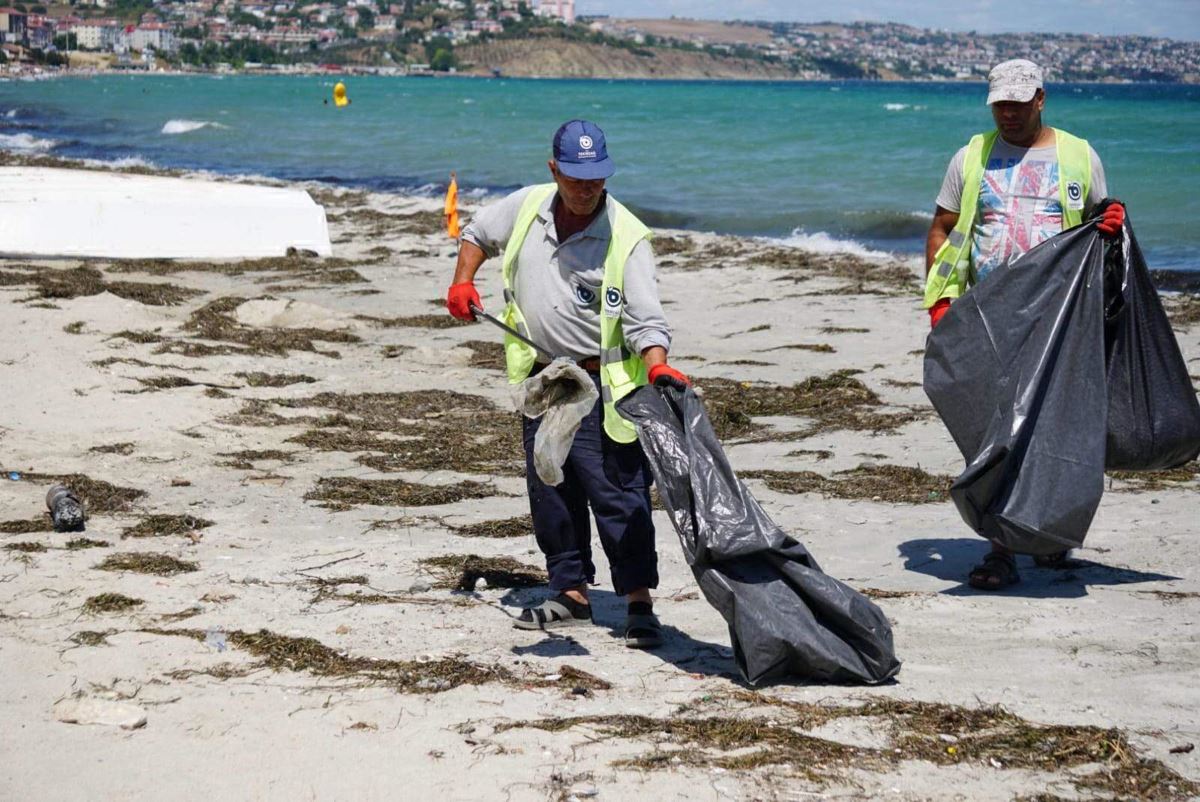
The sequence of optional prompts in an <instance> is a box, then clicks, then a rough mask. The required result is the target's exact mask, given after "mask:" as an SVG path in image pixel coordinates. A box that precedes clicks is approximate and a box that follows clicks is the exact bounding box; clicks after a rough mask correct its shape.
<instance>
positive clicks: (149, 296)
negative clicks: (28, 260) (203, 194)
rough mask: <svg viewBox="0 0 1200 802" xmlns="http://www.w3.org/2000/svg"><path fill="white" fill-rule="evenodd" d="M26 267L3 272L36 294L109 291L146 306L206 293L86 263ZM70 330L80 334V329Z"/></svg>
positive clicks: (77, 295) (7, 280)
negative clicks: (124, 276)
mask: <svg viewBox="0 0 1200 802" xmlns="http://www.w3.org/2000/svg"><path fill="white" fill-rule="evenodd" d="M23 269H25V270H29V271H32V272H29V273H26V274H20V273H12V272H3V273H0V276H2V277H3V283H4V284H6V285H15V284H32V285H33V286H34V290H35V292H36V295H35V297H37V298H46V299H51V298H53V299H58V298H82V297H87V296H91V295H99V294H100V293H102V292H108V293H112V294H113V295H115V296H117V297H118V298H124V299H125V300H127V301H136V302H138V303H140V304H145V305H147V306H175V305H177V304H181V303H183V302H184V301H186V300H188V299H189V298H194V297H195V296H197V295H203V294H204V293H203V292H201V291H200V290H194V289H191V288H189V287H179V286H176V285H174V284H159V283H148V282H141V281H108V280H106V279H105V278H104V274H103V273H101V272H100V271H99V270H96V269H95V268H93V267H87V266H80V267H73V268H70V269H68V270H60V269H57V268H48V267H47V268H34V267H25V268H23ZM69 333H71V334H78V333H79V331H78V330H76V331H72V332H69Z"/></svg>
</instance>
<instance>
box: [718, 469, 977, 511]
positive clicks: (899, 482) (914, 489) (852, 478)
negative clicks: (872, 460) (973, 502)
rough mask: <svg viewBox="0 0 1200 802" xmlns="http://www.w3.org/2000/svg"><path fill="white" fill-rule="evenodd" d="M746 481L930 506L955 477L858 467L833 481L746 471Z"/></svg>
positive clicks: (808, 475)
mask: <svg viewBox="0 0 1200 802" xmlns="http://www.w3.org/2000/svg"><path fill="white" fill-rule="evenodd" d="M741 475H742V477H743V478H745V479H762V480H763V481H765V482H766V484H767V487H769V488H770V489H772V490H774V491H776V492H778V493H822V494H824V495H827V496H833V497H835V498H843V499H852V500H861V499H866V500H876V501H886V502H889V503H893V504H929V503H934V502H939V501H944V500H946V499H947V498H949V496H950V485H951V483H952V482H953V481H954V477H952V476H945V475H942V474H931V473H926V472H925V471H923V470H921V469H920V468H910V467H907V466H902V465H859V466H858V467H857V468H850V469H849V470H845V471H838V472H837V473H835V474H834V475H833V477H826V476H822V475H821V474H819V473H815V472H813V471H771V470H767V471H745V472H743V473H742V474H741Z"/></svg>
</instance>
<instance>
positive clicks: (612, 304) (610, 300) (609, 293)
mask: <svg viewBox="0 0 1200 802" xmlns="http://www.w3.org/2000/svg"><path fill="white" fill-rule="evenodd" d="M624 301H625V299H624V298H623V297H621V291H620V290H618V289H617V288H616V287H609V288H608V289H607V290H605V292H604V308H605V309H604V311H606V312H608V313H609V314H619V313H620V311H621V305H622V304H623V303H624Z"/></svg>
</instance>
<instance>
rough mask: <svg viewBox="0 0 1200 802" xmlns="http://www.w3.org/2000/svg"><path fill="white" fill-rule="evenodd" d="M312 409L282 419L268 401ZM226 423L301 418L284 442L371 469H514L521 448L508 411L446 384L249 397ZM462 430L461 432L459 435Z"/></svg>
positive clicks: (518, 467)
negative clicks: (354, 458)
mask: <svg viewBox="0 0 1200 802" xmlns="http://www.w3.org/2000/svg"><path fill="white" fill-rule="evenodd" d="M272 405H274V406H279V407H284V408H289V409H296V408H301V409H303V408H317V409H325V410H330V411H331V413H332V414H328V415H324V416H321V417H315V416H311V415H310V416H301V417H295V418H285V417H283V416H280V415H278V414H277V413H274V412H271V411H269V410H270V407H271V406H272ZM232 420H233V422H237V423H243V424H249V425H269V426H275V425H283V424H305V425H308V426H310V427H313V428H310V429H309V430H308V431H305V432H303V433H302V434H299V435H296V436H295V437H292V438H291V439H290V440H289V441H288V442H291V443H297V444H299V445H302V446H305V447H307V448H312V449H317V450H320V451H342V452H348V453H355V452H373V453H371V454H369V455H362V456H360V457H359V458H358V462H359V463H360V464H362V465H366V466H367V467H370V468H374V469H375V470H379V471H385V472H394V471H401V470H453V471H458V472H460V473H483V474H489V475H495V474H499V475H507V476H520V475H522V474H523V473H524V464H525V455H524V451H523V450H522V448H521V427H520V425H519V418H518V416H517V414H516V413H514V412H509V411H504V410H500V409H498V408H497V407H496V405H495V404H493V403H492V402H491V401H490V400H488V399H486V398H483V397H481V396H476V395H467V394H464V393H456V392H453V391H448V390H413V391H406V392H399V393H357V394H351V393H320V394H318V395H315V396H312V397H310V398H295V399H283V398H278V399H273V400H271V401H262V400H256V401H251V402H249V403H247V404H246V405H245V406H244V407H243V409H242V411H241V413H239V414H238V415H237V416H235V418H233V419H232ZM464 431H469V432H470V434H469V436H466V437H464Z"/></svg>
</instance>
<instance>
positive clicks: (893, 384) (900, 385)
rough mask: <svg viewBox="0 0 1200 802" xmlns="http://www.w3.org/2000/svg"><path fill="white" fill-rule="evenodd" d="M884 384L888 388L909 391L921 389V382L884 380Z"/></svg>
mask: <svg viewBox="0 0 1200 802" xmlns="http://www.w3.org/2000/svg"><path fill="white" fill-rule="evenodd" d="M883 383H884V384H886V385H887V386H888V387H898V388H900V389H908V388H910V387H920V386H921V382H910V381H903V380H901V379H884V380H883Z"/></svg>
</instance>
